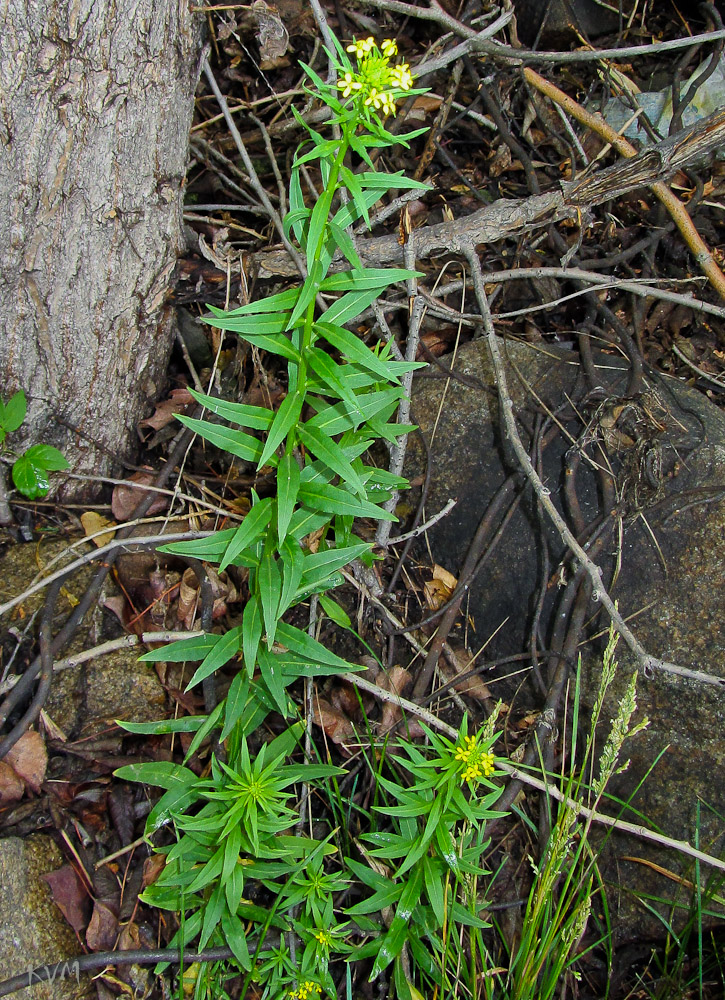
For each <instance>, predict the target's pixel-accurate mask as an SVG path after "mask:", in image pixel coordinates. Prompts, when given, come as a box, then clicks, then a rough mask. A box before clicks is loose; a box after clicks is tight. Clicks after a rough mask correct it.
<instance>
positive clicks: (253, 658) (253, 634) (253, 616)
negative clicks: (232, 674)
mask: <svg viewBox="0 0 725 1000" xmlns="http://www.w3.org/2000/svg"><path fill="white" fill-rule="evenodd" d="M242 629H243V632H242V651H243V653H244V665H245V666H246V668H247V674H248V676H249V677H251V676H252V674H253V673H254V666H255V664H256V662H257V650H258V649H259V640H260V639H261V638H262V609H261V606H260V604H259V598H258V597H257V596H256V594H254V595H252V597H250V598H249V600H248V601H247V603H246V604H245V606H244V615H243V617H242Z"/></svg>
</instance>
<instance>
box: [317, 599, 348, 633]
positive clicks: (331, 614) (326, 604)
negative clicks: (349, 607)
mask: <svg viewBox="0 0 725 1000" xmlns="http://www.w3.org/2000/svg"><path fill="white" fill-rule="evenodd" d="M319 601H320V604H321V605H322V610H323V611H324V612H325V614H326V615H327V617H328V618H331V619H332V621H333V622H334V623H335V624H336V625H339V626H340V628H352V621H351V620H350V616H349V615H348V613H347V611H345V609H344V608H341V607H340V605H339V604H338V603H337V601H333V599H332V598H331V597H328V596H327V595H326V594H320V597H319Z"/></svg>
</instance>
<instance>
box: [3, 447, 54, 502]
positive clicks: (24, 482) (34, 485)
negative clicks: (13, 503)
mask: <svg viewBox="0 0 725 1000" xmlns="http://www.w3.org/2000/svg"><path fill="white" fill-rule="evenodd" d="M12 474H13V482H14V483H15V486H16V488H17V489H18V490H20V492H21V493H22V494H23V496H26V497H27V498H28V499H29V500H37V499H38V498H39V497H44V496H45V495H46V494H47V493H48V490H49V489H50V482H49V480H48V476H47V474H46V471H45V469H40V468H38V467H37V466H35V465H33V463H32V462H31V461H30V459H29V458H28V456H27V455H21V456H20V458H18V459H17V460H16V461H15V463H14V464H13V473H12Z"/></svg>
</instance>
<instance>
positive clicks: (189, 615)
mask: <svg viewBox="0 0 725 1000" xmlns="http://www.w3.org/2000/svg"><path fill="white" fill-rule="evenodd" d="M206 572H207V575H208V577H209V580H210V582H211V588H212V593H213V595H214V610H213V612H212V618H213V619H217V618H221V617H223V616H224V615H225V614H226V613H227V605H228V604H233V603H234V602H235V601H238V600H239V594H238V592H237V588H236V587H235V586H234V584H233V582H232V581H231V580H230V579H229V576H228V575H227V573H226V572H224V573H221V574H218V573H217V572H216V570H215V569H214V568H213V567H212V566H207V567H206ZM200 613H201V599H200V597H199V580H198V578H197V576H196V573H195V572H194V571H193V569H191V568H189V569H187V570H185V571H184V575H183V576H182V578H181V583H180V585H179V606H178V608H177V611H176V614H177V618H178V619H179V621H180V622H183V624H184V626H185V627H186V628H187V629H189V630H190V629H192V628H193V627H194V619H195V618H196V617H197V615H198V614H200Z"/></svg>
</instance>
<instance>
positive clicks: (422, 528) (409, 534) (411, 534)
mask: <svg viewBox="0 0 725 1000" xmlns="http://www.w3.org/2000/svg"><path fill="white" fill-rule="evenodd" d="M457 503H458V501H457V500H449V501H448V503H447V504H446V505H445V507H443V508H442V509H441V510H439V511H438V513H437V514H434V515H433V517H431V518H429V519H428V520H427V521H426V522H425V524H419V525H418V527H417V528H413V530H412V531H406V532H405V534H404V535H396V536H395V538H389V539H388V545H398V544H399V543H400V542H407V541H408V539H409V538H417V537H418V536H419V535H423V534H425V532H426V531H428V529H429V528H432V527H433V525H434V524H438V522H439V521H442V520H443V518H444V517H445V516H446V515H447V514H450V512H451V511H452V510H453V508H454V507H455V506H456V504H457Z"/></svg>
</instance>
